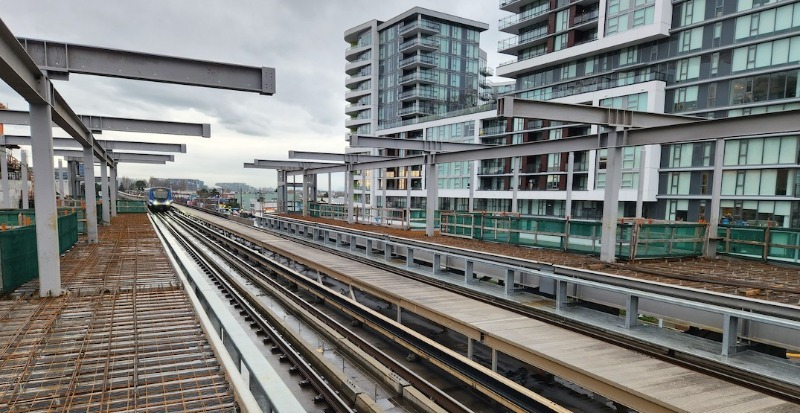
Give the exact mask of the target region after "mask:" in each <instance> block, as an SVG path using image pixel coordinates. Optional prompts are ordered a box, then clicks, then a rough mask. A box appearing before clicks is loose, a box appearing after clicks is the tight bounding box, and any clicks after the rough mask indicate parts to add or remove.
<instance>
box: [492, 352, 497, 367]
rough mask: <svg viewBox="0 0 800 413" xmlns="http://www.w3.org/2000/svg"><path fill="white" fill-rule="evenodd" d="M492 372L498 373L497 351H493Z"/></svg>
mask: <svg viewBox="0 0 800 413" xmlns="http://www.w3.org/2000/svg"><path fill="white" fill-rule="evenodd" d="M492 371H493V372H495V373H496V372H497V349H496V348H493V349H492Z"/></svg>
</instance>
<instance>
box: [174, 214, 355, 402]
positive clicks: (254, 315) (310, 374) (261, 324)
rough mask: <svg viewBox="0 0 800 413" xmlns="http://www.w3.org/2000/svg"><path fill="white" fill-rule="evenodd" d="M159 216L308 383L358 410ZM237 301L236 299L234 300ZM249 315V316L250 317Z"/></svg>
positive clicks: (237, 288)
mask: <svg viewBox="0 0 800 413" xmlns="http://www.w3.org/2000/svg"><path fill="white" fill-rule="evenodd" d="M158 219H159V220H160V221H161V222H162V223H164V224H165V225H166V227H167V228H168V229H169V230H170V232H172V234H173V236H174V237H175V239H177V240H178V242H180V243H181V246H182V247H183V248H184V249H185V250H186V252H187V253H188V254H189V255H190V256H191V257H192V258H193V259H194V260H195V261H196V263H197V264H198V265H199V266H200V267H201V268H203V270H204V271H205V272H206V273H207V274H208V275H209V276H210V277H211V278H212V280H213V282H214V284H216V285H217V286H218V287H220V288H221V289H223V290H224V291H225V296H226V298H228V299H229V300H231V304H233V305H234V307H236V306H237V305H238V307H241V308H242V311H244V312H246V313H247V314H246V315H245V320H246V321H250V320H252V321H251V327H253V324H255V325H256V327H257V328H258V329H260V330H261V331H263V332H265V333H266V334H268V335H269V337H270V339H271V340H272V341H274V343H275V345H276V346H277V347H278V348H279V349H280V351H281V352H283V354H285V355H286V356H288V357H289V359H291V361H292V363H293V365H294V366H296V367H297V368H298V369H300V371H301V374H302V376H303V377H304V378H305V379H306V380H308V381H309V383H310V384H311V385H312V386H313V387H314V388H315V389H316V390H317V392H318V393H319V394H320V395H322V397H323V398H324V399H325V401H326V402H327V403H328V405H329V406H330V407H331V408H332V409H334V410H335V411H337V412H345V413H354V412H355V410H353V409H352V408H351V407H350V405H349V404H348V403H347V402H346V401H345V400H343V399H342V398H341V397H340V396H339V394H338V393H337V391H336V390H335V389H333V388H332V387H331V386H330V385H329V384H328V382H327V379H325V377H323V376H322V375H320V374H319V373H318V372H316V371H315V370H314V368H313V367H311V365H310V364H308V362H306V361H305V360H304V359H303V357H302V355H301V354H300V353H299V352H298V351H297V350H295V349H294V348H293V347H292V345H291V344H289V342H288V341H287V340H286V339H285V338H283V337H282V335H281V334H280V333H279V332H278V331H277V330H275V328H274V327H273V326H271V325H270V323H269V322H268V321H267V320H266V319H264V318H263V316H262V315H261V313H260V311H259V310H258V309H257V308H256V306H255V305H254V303H252V302H251V300H248V299H247V295H248V294H247V292H246V291H244V290H243V289H242V288H241V287H240V286H239V285H237V284H236V283H233V282H229V281H228V280H226V279H225V277H224V276H222V274H224V270H223V269H222V268H221V266H220V265H219V264H217V263H216V262H214V260H212V259H209V258H208V257H207V254H206V253H204V252H203V251H201V250H200V249H199V248H197V247H196V246H195V245H194V244H193V243H192V242H191V241H190V239H189V238H188V237H187V236H186V235H184V234H181V233H180V232H179V231H178V230H177V228H175V226H174V224H171V223H169V222H168V220H167V219H165V218H164V217H163V216H159V217H158ZM234 301H235V303H233V302H234ZM243 315H244V314H243ZM248 318H249V319H250V320H248ZM265 344H266V343H265ZM315 401H316V400H315Z"/></svg>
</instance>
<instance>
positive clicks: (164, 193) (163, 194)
mask: <svg viewBox="0 0 800 413" xmlns="http://www.w3.org/2000/svg"><path fill="white" fill-rule="evenodd" d="M168 197H169V191H168V190H166V189H164V188H157V189H153V198H155V199H160V200H161V199H167V198H168Z"/></svg>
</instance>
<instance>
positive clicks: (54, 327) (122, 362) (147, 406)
mask: <svg viewBox="0 0 800 413" xmlns="http://www.w3.org/2000/svg"><path fill="white" fill-rule="evenodd" d="M123 217H124V218H123V219H115V220H114V225H113V226H112V227H102V228H101V230H100V231H101V232H100V241H99V243H97V244H92V245H86V244H82V245H79V246H78V247H76V248H75V249H73V251H70V252H69V253H68V254H67V256H66V257H65V258H64V260H63V261H62V263H66V265H65V264H62V270H63V271H62V272H63V273H64V274H66V275H67V276H65V277H64V278H65V281H66V282H65V285H66V287H67V289H69V290H70V291H71V293H69V294H67V295H65V296H62V297H59V298H44V299H31V300H21V299H17V300H3V301H0V411H10V412H56V411H58V412H118V411H130V412H150V411H158V412H163V411H197V412H211V411H214V412H217V411H233V410H235V409H236V405H235V402H234V398H233V395H232V392H231V391H230V389H229V385H228V383H227V381H226V379H225V377H224V374H223V373H222V371H221V369H220V366H219V363H218V362H217V360H216V357H215V356H214V353H213V352H212V350H211V348H210V345H209V344H208V341H207V340H206V337H205V335H204V334H203V331H202V330H201V328H200V326H199V324H198V321H197V319H196V318H195V315H194V313H193V310H192V307H191V305H190V303H189V301H188V299H187V297H186V296H185V293H184V291H183V290H182V289H181V288H180V287H179V286H178V285H177V279H176V277H175V274H174V273H173V272H172V269H171V267H170V266H169V263H168V261H167V258H166V256H165V255H164V253H163V251H162V250H161V247H160V245H159V244H158V239H157V238H156V236H155V233H154V232H153V230H152V227H151V226H150V222H149V221H148V220H147V217H146V216H145V215H144V214H136V215H127V216H123ZM139 246H142V247H141V248H140V247H139ZM29 288H31V287H29ZM32 288H36V289H38V287H32ZM92 293H93V294H92ZM87 294H88V295H87Z"/></svg>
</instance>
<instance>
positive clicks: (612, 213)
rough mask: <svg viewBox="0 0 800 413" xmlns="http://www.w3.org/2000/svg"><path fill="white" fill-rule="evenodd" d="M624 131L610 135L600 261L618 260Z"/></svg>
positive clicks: (610, 133) (614, 131) (612, 132)
mask: <svg viewBox="0 0 800 413" xmlns="http://www.w3.org/2000/svg"><path fill="white" fill-rule="evenodd" d="M623 134H624V131H621V130H619V131H617V130H613V131H611V132H609V133H608V157H607V161H606V188H605V191H604V193H605V196H604V197H603V227H602V235H601V236H600V261H603V262H614V261H615V260H616V254H615V250H616V243H617V215H618V213H619V186H620V181H621V178H622V170H621V169H620V166H621V165H620V159H621V158H622V146H620V143H621V142H620V141H621V139H622V137H623Z"/></svg>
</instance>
